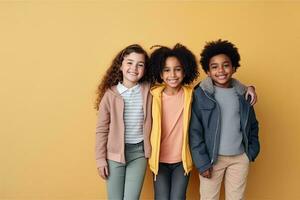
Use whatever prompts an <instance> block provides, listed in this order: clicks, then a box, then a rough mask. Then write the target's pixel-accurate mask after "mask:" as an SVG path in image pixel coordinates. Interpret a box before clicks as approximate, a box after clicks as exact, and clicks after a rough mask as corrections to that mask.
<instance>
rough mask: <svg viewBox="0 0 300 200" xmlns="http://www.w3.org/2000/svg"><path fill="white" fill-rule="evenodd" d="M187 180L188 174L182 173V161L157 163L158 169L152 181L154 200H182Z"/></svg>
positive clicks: (184, 197) (184, 196)
mask: <svg viewBox="0 0 300 200" xmlns="http://www.w3.org/2000/svg"><path fill="white" fill-rule="evenodd" d="M188 182H189V175H187V176H185V175H184V169H183V165H182V162H179V163H174V164H168V163H159V170H158V174H157V176H156V181H154V196H155V199H156V200H184V199H186V195H185V194H186V189H187V186H188Z"/></svg>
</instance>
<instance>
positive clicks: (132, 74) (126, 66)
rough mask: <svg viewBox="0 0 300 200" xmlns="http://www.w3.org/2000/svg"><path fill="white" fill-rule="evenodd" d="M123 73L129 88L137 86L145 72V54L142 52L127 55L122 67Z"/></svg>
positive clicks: (125, 84)
mask: <svg viewBox="0 0 300 200" xmlns="http://www.w3.org/2000/svg"><path fill="white" fill-rule="evenodd" d="M120 69H121V71H122V74H123V85H124V86H125V87H127V88H131V87H133V86H135V85H136V84H137V83H138V81H139V80H140V79H141V78H142V77H143V75H144V72H145V56H144V55H143V54H140V53H135V52H133V53H130V54H128V55H126V56H125V57H124V59H123V61H122V65H121V67H120Z"/></svg>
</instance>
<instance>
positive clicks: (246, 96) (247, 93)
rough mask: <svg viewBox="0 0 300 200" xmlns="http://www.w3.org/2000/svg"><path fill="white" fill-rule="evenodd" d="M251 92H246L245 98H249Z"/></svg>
mask: <svg viewBox="0 0 300 200" xmlns="http://www.w3.org/2000/svg"><path fill="white" fill-rule="evenodd" d="M249 95H250V94H249V92H246V94H245V99H246V100H248V96H249Z"/></svg>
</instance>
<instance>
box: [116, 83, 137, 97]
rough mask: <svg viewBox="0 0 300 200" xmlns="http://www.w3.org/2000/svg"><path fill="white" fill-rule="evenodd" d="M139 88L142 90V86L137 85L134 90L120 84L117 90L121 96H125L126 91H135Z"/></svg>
mask: <svg viewBox="0 0 300 200" xmlns="http://www.w3.org/2000/svg"><path fill="white" fill-rule="evenodd" d="M138 88H140V84H137V85H135V86H133V87H132V88H127V87H125V86H124V85H123V84H122V83H121V82H119V83H118V85H117V90H118V92H119V93H120V94H123V93H124V92H126V91H134V90H136V89H138Z"/></svg>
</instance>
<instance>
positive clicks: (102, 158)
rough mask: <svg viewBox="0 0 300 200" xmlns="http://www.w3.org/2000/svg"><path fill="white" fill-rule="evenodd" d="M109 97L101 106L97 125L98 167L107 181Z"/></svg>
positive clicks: (103, 100) (100, 173)
mask: <svg viewBox="0 0 300 200" xmlns="http://www.w3.org/2000/svg"><path fill="white" fill-rule="evenodd" d="M106 98H107V97H106V96H104V97H103V99H102V101H101V102H100V105H99V111H98V118H97V125H96V148H95V150H96V165H97V168H98V173H99V175H100V176H101V177H102V178H103V179H106V178H107V176H108V164H107V161H106V152H107V146H106V145H107V139H108V132H109V123H110V113H109V109H108V105H107V103H106V102H107V99H106Z"/></svg>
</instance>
